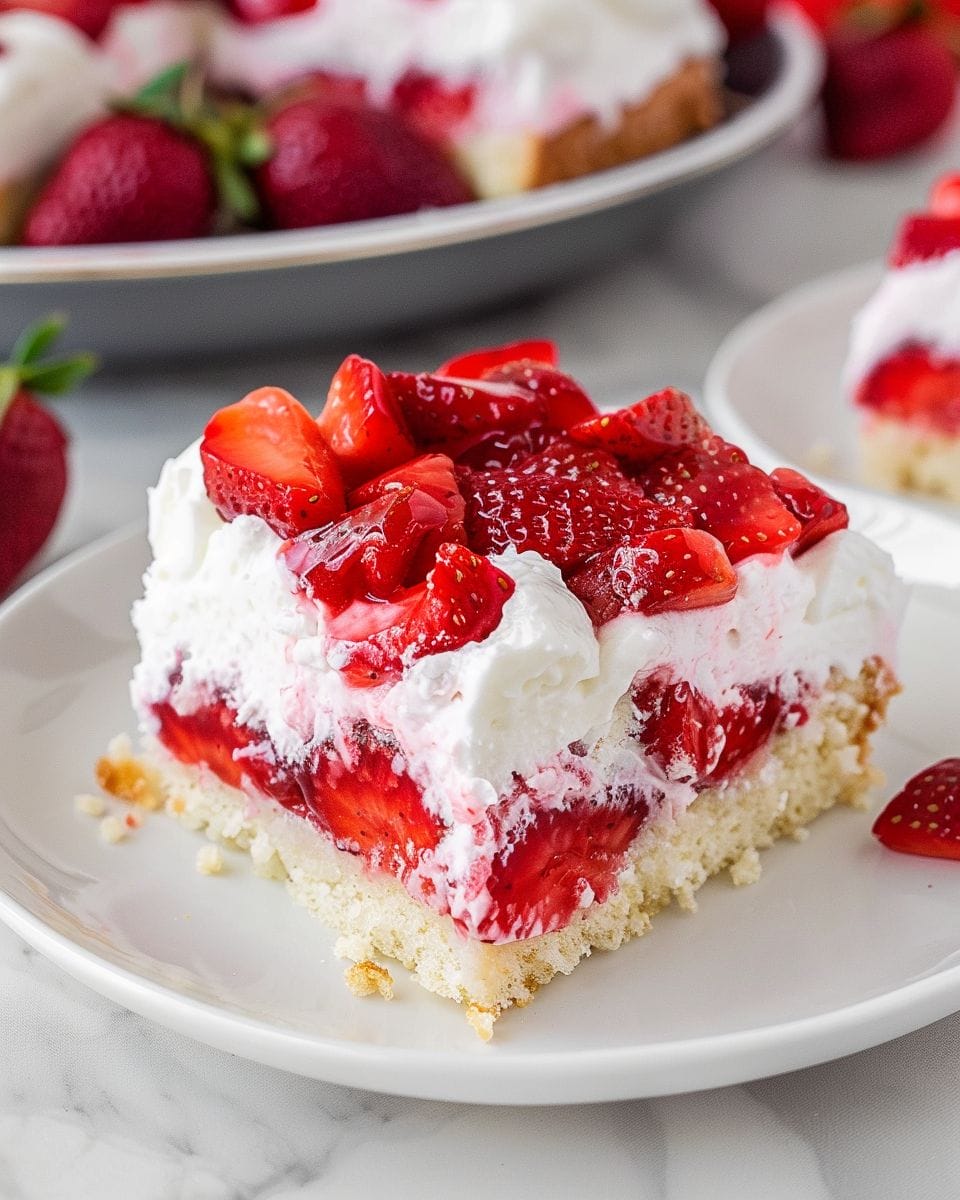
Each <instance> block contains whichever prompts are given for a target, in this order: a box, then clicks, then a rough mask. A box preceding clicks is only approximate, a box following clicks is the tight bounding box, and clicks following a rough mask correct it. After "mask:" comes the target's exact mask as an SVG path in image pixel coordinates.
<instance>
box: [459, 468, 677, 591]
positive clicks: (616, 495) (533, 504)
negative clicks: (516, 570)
mask: <svg viewBox="0 0 960 1200" xmlns="http://www.w3.org/2000/svg"><path fill="white" fill-rule="evenodd" d="M460 490H461V491H462V493H463V496H464V499H465V500H466V502H467V537H468V540H469V542H470V545H471V546H474V547H476V549H478V550H480V551H482V552H483V553H484V554H494V553H500V552H502V551H503V550H506V549H507V548H508V547H510V546H513V547H515V548H516V549H517V550H518V551H523V550H536V551H537V552H538V553H540V554H542V555H543V556H544V558H548V559H549V560H550V561H551V562H553V563H556V565H557V566H558V567H563V568H567V567H572V566H575V565H576V564H577V563H579V562H582V561H583V560H584V559H585V558H589V557H590V555H591V554H596V553H597V551H598V550H605V549H606V548H607V547H608V546H611V545H613V544H615V543H619V542H622V541H623V540H624V539H626V538H628V537H632V536H635V535H636V534H639V533H645V532H647V531H649V530H651V529H657V528H661V527H662V526H664V525H666V524H677V523H678V522H677V520H676V517H675V516H674V515H673V514H672V513H670V512H668V511H667V510H666V509H664V508H662V507H661V506H660V505H657V504H653V503H651V502H650V501H649V500H645V499H644V497H643V495H642V493H641V492H640V490H639V489H638V488H636V487H634V486H633V485H632V484H630V483H628V482H626V481H622V480H618V479H615V478H609V477H607V476H604V475H602V474H599V473H598V474H595V475H591V476H589V477H582V478H580V479H564V478H559V477H557V476H556V475H551V474H547V473H546V472H540V473H538V474H531V475H527V474H521V473H520V472H519V471H517V470H516V469H513V470H506V471H472V472H464V474H463V477H462V479H461V483H460Z"/></svg>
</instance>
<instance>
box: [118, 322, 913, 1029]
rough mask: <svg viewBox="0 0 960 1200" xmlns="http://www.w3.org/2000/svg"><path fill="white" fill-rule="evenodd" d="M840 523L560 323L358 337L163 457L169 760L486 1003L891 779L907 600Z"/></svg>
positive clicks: (276, 855)
mask: <svg viewBox="0 0 960 1200" xmlns="http://www.w3.org/2000/svg"><path fill="white" fill-rule="evenodd" d="M846 525H847V520H846V512H845V510H844V509H843V506H842V505H840V504H839V503H838V502H836V501H834V500H832V499H831V498H830V497H828V496H826V495H825V494H824V493H823V492H821V491H820V490H819V489H818V488H816V487H815V486H814V485H813V484H811V483H810V482H809V481H807V480H806V479H804V478H803V477H802V476H800V475H798V474H797V473H796V472H793V471H788V470H782V471H777V472H774V473H773V474H772V475H767V474H765V473H764V472H762V471H760V470H759V469H758V468H756V467H754V466H752V465H751V464H749V463H748V462H747V460H746V458H745V456H744V455H743V453H742V452H741V451H740V450H739V449H738V448H736V447H735V446H732V445H730V444H729V443H727V442H725V441H723V440H722V439H721V438H719V437H717V436H716V435H714V434H713V433H712V432H711V430H710V429H709V428H708V427H707V425H706V424H705V422H704V421H703V420H702V418H701V417H700V416H699V415H698V414H697V413H696V411H695V410H694V408H693V406H692V405H691V403H690V401H689V400H688V398H687V397H686V396H684V395H683V394H682V393H679V392H676V391H674V390H673V389H667V390H665V391H663V392H660V393H657V394H656V395H653V396H650V397H647V398H646V399H644V400H641V401H640V402H638V403H637V404H635V405H633V406H631V407H630V408H627V409H624V410H621V411H620V412H617V413H610V414H600V413H598V412H597V411H596V409H595V407H594V405H593V404H592V402H591V401H590V400H589V399H588V398H587V396H586V395H585V394H584V392H583V391H582V389H581V388H580V387H579V385H578V384H577V383H576V382H575V381H574V380H573V379H571V378H570V377H569V376H567V375H565V374H563V373H562V372H560V371H559V370H558V369H557V366H556V360H555V353H554V351H553V348H552V347H551V346H550V344H549V343H524V344H521V345H517V346H512V347H506V348H503V349H500V350H497V351H490V352H480V353H478V354H475V355H467V356H464V357H463V358H460V359H458V360H455V361H454V362H452V363H448V364H445V366H444V367H442V368H440V369H439V370H438V371H437V372H434V373H430V374H419V375H415V374H403V373H393V374H384V373H382V372H380V371H379V370H378V369H377V368H376V367H375V366H374V364H372V363H370V362H367V361H365V360H363V359H359V358H356V357H352V358H350V359H348V360H347V361H346V362H345V363H344V364H343V366H342V367H341V369H340V371H339V372H338V374H337V376H336V377H335V379H334V382H333V385H332V387H331V390H330V396H329V398H328V401H327V405H326V407H325V408H324V410H323V412H322V414H321V416H320V417H319V418H318V419H317V420H314V419H313V418H312V417H311V416H310V415H309V414H308V413H307V412H306V410H305V409H303V408H302V407H301V406H300V405H299V404H298V403H297V401H295V400H294V399H293V398H292V397H291V396H289V395H287V394H286V393H283V392H281V391H279V390H277V389H262V390H261V391H259V392H255V393H252V394H251V396H249V397H247V398H246V399H245V400H243V401H241V402H240V403H239V404H236V405H233V406H231V407H230V408H227V409H223V410H221V411H220V412H219V413H218V414H216V415H215V416H214V418H213V419H212V420H211V422H210V423H209V425H208V426H207V429H206V431H205V434H204V438H203V440H202V441H201V442H200V443H198V444H196V445H194V446H192V447H190V448H189V449H188V450H187V451H185V452H184V453H183V454H182V455H181V456H180V458H178V459H176V460H174V461H172V462H170V463H168V464H167V465H166V466H165V467H164V470H163V473H162V476H161V479H160V482H159V484H158V486H157V487H156V488H155V489H154V490H153V491H152V493H151V500H150V539H151V545H152V548H153V553H154V561H153V563H152V565H151V567H150V569H149V571H148V573H147V576H146V590H145V595H144V598H143V599H142V600H141V601H139V602H138V604H137V606H136V608H135V610H134V622H135V625H136V628H137V632H138V635H139V638H140V642H141V646H142V658H141V662H140V664H139V666H138V667H137V669H136V673H135V676H134V681H133V698H134V703H135V706H136V709H137V712H138V714H139V716H140V720H141V726H142V734H143V742H144V750H145V757H144V760H143V762H144V768H143V769H144V770H145V772H146V773H147V775H148V777H149V778H150V779H151V781H152V782H153V784H154V785H155V786H156V787H158V788H160V789H161V790H162V791H164V792H165V794H166V796H167V803H168V807H169V808H170V809H171V811H174V812H176V813H178V814H179V815H181V817H182V818H183V819H184V820H186V821H187V823H188V824H191V825H193V826H194V827H203V826H205V827H207V829H208V832H209V833H210V834H211V835H213V836H221V837H225V838H227V839H231V840H233V841H235V842H237V843H239V844H240V845H242V846H245V847H248V848H249V849H250V850H251V853H253V855H254V858H255V860H256V861H257V862H258V863H259V864H260V865H261V867H263V868H264V869H265V870H268V871H269V872H272V873H275V874H278V875H280V876H282V877H285V878H287V879H288V880H289V881H290V885H291V889H292V890H293V892H294V894H295V895H296V896H297V898H298V899H299V900H300V901H301V902H303V903H305V904H307V905H308V906H309V907H310V908H311V909H312V910H313V911H315V912H316V913H317V914H318V915H319V916H320V917H321V918H322V919H323V920H325V921H326V922H327V923H328V924H330V925H332V926H333V927H334V928H335V929H336V930H337V932H338V933H339V934H340V935H341V944H340V949H341V950H342V952H343V953H344V954H346V955H348V956H350V957H353V958H355V959H357V960H358V961H362V960H366V959H368V958H370V957H371V956H375V955H377V954H382V955H386V956H390V957H393V958H397V959H399V960H400V961H401V962H403V963H404V964H405V965H406V966H408V967H410V968H411V969H412V970H413V971H414V972H415V974H416V977H417V978H418V979H419V981H420V982H421V983H423V984H424V985H425V986H426V987H428V988H430V989H431V990H434V991H437V992H439V993H440V994H442V995H446V996H450V997H451V998H453V999H456V1000H458V1001H461V1002H464V1003H465V1004H467V1005H469V1006H470V1012H471V1014H473V1016H474V1018H475V1020H476V1019H478V1018H477V1014H481V1018H480V1020H481V1026H482V1025H483V1021H489V1022H492V1020H493V1018H494V1017H495V1016H496V1015H497V1014H498V1013H499V1012H500V1011H501V1010H502V1009H503V1008H506V1007H509V1006H510V1005H511V1004H515V1003H524V1002H526V1001H527V1000H528V999H529V998H530V996H531V995H532V994H533V992H534V991H535V990H536V988H537V987H538V986H541V985H542V984H543V983H545V982H546V981H547V980H548V979H549V978H550V977H551V976H552V975H554V974H555V973H556V972H558V971H562V972H567V971H569V970H572V968H573V967H574V966H575V965H576V962H577V961H578V960H579V959H580V958H581V957H582V956H583V955H584V954H587V953H589V951H590V949H591V947H593V946H603V947H613V946H616V945H618V944H619V943H620V942H622V941H623V940H624V939H626V938H628V937H630V936H632V935H635V934H638V933H641V932H643V930H644V929H645V928H646V925H647V923H648V921H649V918H650V915H651V914H652V913H653V912H655V911H656V909H657V908H659V907H661V906H662V905H663V904H664V903H667V902H668V901H669V900H670V899H671V898H672V897H674V896H676V897H679V898H680V899H681V901H682V902H684V903H687V904H690V903H692V895H693V892H694V891H695V889H696V888H697V887H699V886H700V884H701V883H702V882H703V881H704V879H705V878H706V877H707V876H708V875H710V874H712V873H714V872H716V871H718V870H720V869H722V868H724V867H731V868H732V870H733V872H734V875H735V877H736V878H737V879H738V880H740V881H741V882H746V881H747V880H748V879H750V878H753V877H754V876H755V874H756V869H757V863H756V851H757V849H758V848H759V847H762V846H765V845H768V844H770V842H771V841H773V840H774V838H776V837H777V836H779V835H780V834H782V833H786V832H791V831H793V830H795V829H797V828H799V827H800V826H801V825H803V824H805V823H806V822H807V821H809V820H810V819H812V817H814V816H815V815H816V814H817V813H818V812H821V811H823V810H824V809H826V808H829V807H831V806H832V805H833V804H834V803H836V802H837V801H846V802H854V801H856V800H858V799H859V798H860V797H861V796H862V794H863V792H864V791H865V789H866V788H867V786H868V785H869V782H870V778H871V776H870V770H869V767H868V765H867V753H866V750H867V739H868V736H869V734H870V732H871V731H872V730H873V728H874V727H875V726H876V725H877V724H878V723H879V721H880V718H881V717H882V713H883V710H884V707H885V704H886V700H887V698H888V697H889V695H890V694H891V692H892V691H893V690H894V688H895V684H894V680H893V676H892V674H891V666H890V664H891V662H892V648H893V642H894V638H895V633H896V625H897V620H898V616H899V608H900V602H901V598H900V592H899V586H898V584H897V582H896V580H895V578H894V577H893V575H892V572H891V568H890V564H889V561H888V560H887V558H886V556H885V555H883V554H882V553H881V552H880V551H878V550H877V549H876V548H875V547H874V546H873V545H872V544H871V543H870V542H868V541H866V540H865V539H864V538H862V537H861V536H859V535H858V534H856V533H853V532H851V531H850V530H848V529H847V528H846ZM484 1028H485V1027H484Z"/></svg>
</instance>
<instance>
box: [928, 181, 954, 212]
mask: <svg viewBox="0 0 960 1200" xmlns="http://www.w3.org/2000/svg"><path fill="white" fill-rule="evenodd" d="M930 212H931V213H932V214H933V216H935V217H960V174H957V173H956V172H953V173H952V174H949V175H941V176H940V178H939V179H938V180H937V182H936V183H935V184H934V185H933V187H932V188H931V190H930Z"/></svg>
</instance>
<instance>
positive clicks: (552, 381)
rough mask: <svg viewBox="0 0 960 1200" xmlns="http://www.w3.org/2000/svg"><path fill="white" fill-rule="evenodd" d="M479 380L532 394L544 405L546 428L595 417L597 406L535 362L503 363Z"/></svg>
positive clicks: (556, 373)
mask: <svg viewBox="0 0 960 1200" xmlns="http://www.w3.org/2000/svg"><path fill="white" fill-rule="evenodd" d="M483 378H484V379H485V380H489V381H491V382H495V383H510V384H513V385H514V386H515V387H519V388H522V389H523V390H524V391H528V392H531V393H532V394H533V395H535V396H536V397H537V398H538V399H539V400H540V401H541V402H542V403H543V405H544V409H545V414H544V422H545V424H546V426H547V428H548V429H556V430H560V431H562V430H566V429H569V428H570V426H571V425H576V424H577V422H578V421H586V420H589V418H590V417H594V416H596V415H597V406H596V405H595V404H594V402H593V401H592V400H591V399H590V397H589V396H588V395H587V393H586V392H585V391H584V390H583V388H582V387H581V386H580V384H579V383H577V381H576V380H575V379H573V378H572V377H571V376H570V375H566V374H564V372H563V371H558V370H556V369H555V368H554V367H547V366H543V365H542V364H541V363H535V362H513V363H505V364H504V365H503V366H501V367H493V368H492V369H491V370H489V371H485V372H484V375H483Z"/></svg>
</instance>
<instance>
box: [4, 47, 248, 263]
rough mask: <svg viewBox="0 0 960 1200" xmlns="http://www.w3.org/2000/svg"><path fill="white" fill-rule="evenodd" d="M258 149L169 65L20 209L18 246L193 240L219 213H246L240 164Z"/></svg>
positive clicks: (92, 129)
mask: <svg viewBox="0 0 960 1200" xmlns="http://www.w3.org/2000/svg"><path fill="white" fill-rule="evenodd" d="M251 148H252V149H251ZM259 153H260V149H259V145H258V144H257V143H255V139H254V138H253V136H252V135H251V131H250V128H249V124H248V123H247V122H246V118H245V117H244V118H242V119H241V120H239V121H234V122H233V123H231V121H230V120H229V119H227V118H222V117H221V116H220V115H219V114H218V113H216V112H215V111H214V110H212V109H211V108H210V106H209V105H208V104H207V103H206V101H205V100H204V98H203V94H202V90H199V91H198V89H197V88H196V87H195V86H194V85H193V81H192V80H191V79H190V77H189V76H188V73H187V69H186V67H184V66H177V67H175V68H173V69H171V70H170V71H166V72H164V73H163V75H161V76H159V77H158V78H157V79H156V80H155V81H154V82H153V83H151V84H148V85H147V87H146V88H144V89H143V90H142V91H141V92H140V93H139V95H138V96H137V97H135V98H134V99H133V100H132V101H130V102H129V104H128V105H127V106H126V108H125V111H123V112H117V113H114V114H112V115H111V116H107V117H104V118H103V119H102V120H100V121H97V122H96V123H95V124H94V125H91V126H89V127H88V128H87V129H86V130H84V131H83V132H82V133H81V134H80V135H79V137H78V138H77V139H76V140H75V141H74V142H73V144H72V145H71V146H70V147H69V149H68V150H67V152H66V154H65V155H64V157H63V158H62V159H61V161H60V164H59V166H58V167H57V169H56V170H55V171H54V173H53V175H52V176H51V178H50V179H49V180H48V181H47V184H46V186H45V187H44V188H43V190H42V191H41V193H40V196H39V197H38V199H37V201H36V203H35V204H34V206H33V208H32V210H31V211H30V212H29V214H28V216H27V220H26V223H25V225H24V229H23V236H22V241H23V243H24V244H25V245H27V246H75V245H92V244H102V243H115V242H140V241H168V240H170V239H172V238H192V237H201V236H203V235H205V234H208V233H210V232H211V231H212V229H213V226H214V223H215V219H216V217H217V215H218V212H219V211H220V209H221V207H222V208H224V209H227V210H229V211H231V212H233V213H235V214H236V215H237V216H238V217H240V218H241V219H249V218H250V217H252V216H253V215H255V212H256V198H255V196H254V195H253V193H252V190H251V189H250V186H249V183H248V182H247V181H246V178H245V176H244V174H243V172H242V170H241V164H242V163H244V162H250V161H257V155H258V154H259Z"/></svg>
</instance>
